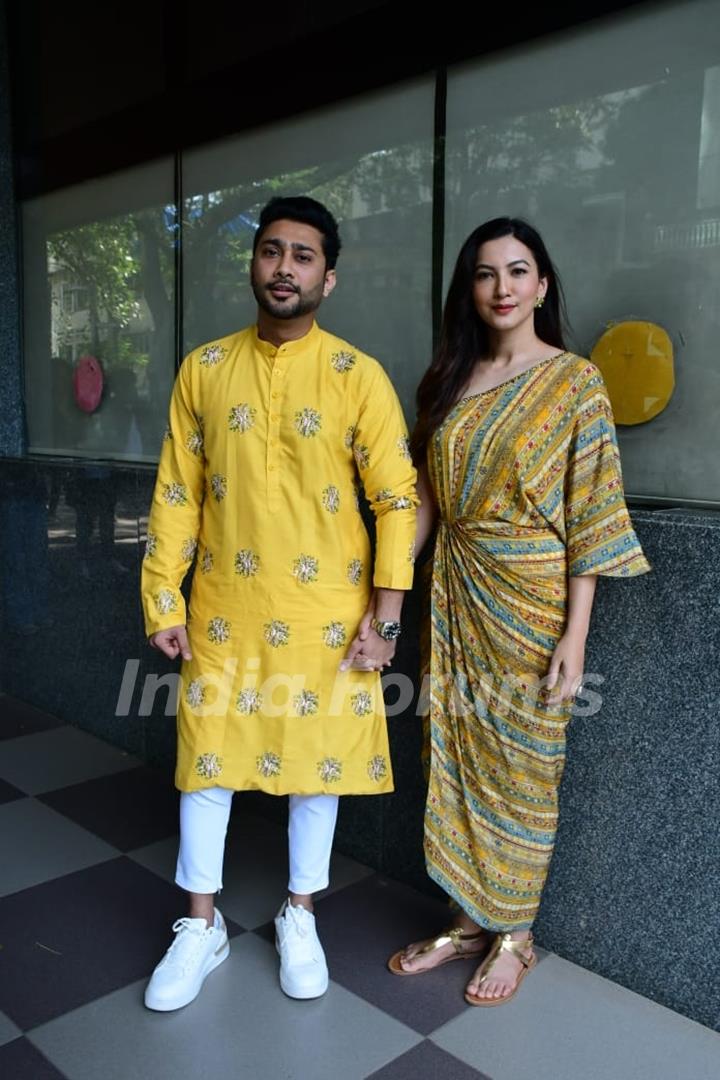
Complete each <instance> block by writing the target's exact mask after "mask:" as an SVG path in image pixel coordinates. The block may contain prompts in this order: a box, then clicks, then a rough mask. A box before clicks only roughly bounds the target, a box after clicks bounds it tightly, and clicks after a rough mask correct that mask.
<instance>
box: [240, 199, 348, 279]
mask: <svg viewBox="0 0 720 1080" xmlns="http://www.w3.org/2000/svg"><path fill="white" fill-rule="evenodd" d="M273 221H299V222H300V223H301V224H302V225H312V226H313V227H314V228H315V229H317V230H318V232H319V233H321V234H322V248H323V255H324V256H325V264H326V268H327V269H328V270H334V269H335V263H336V262H337V258H338V255H339V254H340V247H341V246H342V245H341V242H340V233H339V232H338V223H337V221H336V220H335V218H334V217H333V216H332V214H331V213H330V211H329V210H328V208H327V207H326V206H323V204H322V203H321V202H318V201H317V199H311V198H310V196H309V195H288V196H285V195H276V196H275V198H273V199H271V200H270V202H268V203H266V204H265V206H263V208H262V210H261V212H260V222H259V224H258V228H257V232H256V233H255V239H254V241H253V254H255V251H256V249H257V246H258V241H259V239H260V237H261V236H262V234H263V233H264V232H265V230H266V229H267V227H268V225H272V223H273Z"/></svg>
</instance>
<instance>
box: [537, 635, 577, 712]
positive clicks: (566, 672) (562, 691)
mask: <svg viewBox="0 0 720 1080" xmlns="http://www.w3.org/2000/svg"><path fill="white" fill-rule="evenodd" d="M584 668H585V635H584V634H580V633H573V632H572V631H570V630H566V631H565V633H564V634H563V636H562V637H561V638H560V640H559V641H558V643H557V645H556V646H555V652H554V653H553V655H552V660H551V661H550V668H549V670H548V674H547V680H546V684H545V685H546V689H547V690H548V691H551V692H550V693H549V695H548V699H547V700H548V702H549V703H550V704H551V705H559V704H561V703H562V702H563V701H573V700H574V699H575V695H576V694H577V692H578V690H579V688H580V686H581V684H582V677H583V670H584Z"/></svg>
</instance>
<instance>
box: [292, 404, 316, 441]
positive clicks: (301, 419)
mask: <svg viewBox="0 0 720 1080" xmlns="http://www.w3.org/2000/svg"><path fill="white" fill-rule="evenodd" d="M321 425H322V416H321V415H320V413H319V412H318V411H317V410H316V409H309V408H308V409H298V411H297V412H296V413H295V427H296V428H297V430H298V431H299V432H300V434H301V435H302V436H303V437H304V438H306V439H311V438H312V437H313V435H317V433H318V431H319V430H320V427H321Z"/></svg>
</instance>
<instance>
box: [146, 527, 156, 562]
mask: <svg viewBox="0 0 720 1080" xmlns="http://www.w3.org/2000/svg"><path fill="white" fill-rule="evenodd" d="M157 546H158V538H157V536H156V535H155V533H154V532H149V533H148V534H147V539H146V541H145V558H146V559H151V558H152V556H153V555H155V553H156V552H157Z"/></svg>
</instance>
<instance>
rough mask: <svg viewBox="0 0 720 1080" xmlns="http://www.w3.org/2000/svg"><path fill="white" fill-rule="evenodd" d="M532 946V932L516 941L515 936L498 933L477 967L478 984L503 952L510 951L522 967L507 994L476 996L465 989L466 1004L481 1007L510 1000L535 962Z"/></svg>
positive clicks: (482, 981)
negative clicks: (485, 996) (502, 995)
mask: <svg viewBox="0 0 720 1080" xmlns="http://www.w3.org/2000/svg"><path fill="white" fill-rule="evenodd" d="M532 946H533V936H532V934H529V935H528V937H526V938H523V939H522V941H516V940H515V938H513V937H511V936H510V934H498V935H497V937H496V938H495V940H494V941H493V943H492V945H491V946H490V952H489V953H488V954H487V956H486V957H485V959H484V960H483V962H482V964H481V965H480V967H479V969H478V970H479V974H480V981H479V983H478V986H481V985H482V983H484V982H485V980H486V979H487V978H488V976H489V974H490V972H491V971H492V968H493V964H494V963H495V961H496V960H497V958H498V957H499V956H500V954H501V953H503V952H509V953H512V955H513V956H514V957H516V959H518V960H519V961H520V963H521V964H522V967H521V968H520V971H519V973H518V977H517V979H516V982H515V986H514V988H513V990H512V991H511V992H510V993H509V994H505V996H504V997H495V998H481V997H478V996H477V995H476V994H471V993H469V992H468V991H467V990H466V991H465V1000H466V1001H467V1003H468V1005H477V1006H479V1007H481V1008H483V1007H488V1008H489V1007H490V1006H491V1005H504V1004H505V1002H506V1001H511V1000H512V999H513V998H514V997H515V995H516V994H517V992H518V990H519V989H520V984H521V983H522V981H523V979H524V978H525V976H526V975H527V973H528V972H529V971H532V969H533V968H534V967H535V965H536V964H537V957H536V956H535V953H534V952H533V947H532Z"/></svg>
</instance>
